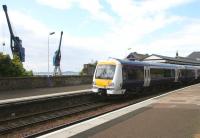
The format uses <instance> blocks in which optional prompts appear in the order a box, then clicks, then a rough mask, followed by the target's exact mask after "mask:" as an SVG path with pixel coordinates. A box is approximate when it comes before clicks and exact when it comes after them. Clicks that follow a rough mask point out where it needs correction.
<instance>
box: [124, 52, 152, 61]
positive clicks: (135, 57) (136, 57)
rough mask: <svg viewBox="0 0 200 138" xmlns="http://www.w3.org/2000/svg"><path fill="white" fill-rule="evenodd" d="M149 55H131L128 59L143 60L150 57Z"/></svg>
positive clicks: (134, 53) (133, 53)
mask: <svg viewBox="0 0 200 138" xmlns="http://www.w3.org/2000/svg"><path fill="white" fill-rule="evenodd" d="M148 56H149V55H148V54H139V53H137V52H132V53H130V54H129V55H128V56H127V57H126V59H130V60H131V59H132V60H143V59H144V58H146V57H148Z"/></svg>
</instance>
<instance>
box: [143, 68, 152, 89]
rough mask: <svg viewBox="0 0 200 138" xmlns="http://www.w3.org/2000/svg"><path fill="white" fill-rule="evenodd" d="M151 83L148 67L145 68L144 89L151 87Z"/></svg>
mask: <svg viewBox="0 0 200 138" xmlns="http://www.w3.org/2000/svg"><path fill="white" fill-rule="evenodd" d="M150 81H151V76H150V68H149V67H148V66H144V87H148V86H149V85H150Z"/></svg>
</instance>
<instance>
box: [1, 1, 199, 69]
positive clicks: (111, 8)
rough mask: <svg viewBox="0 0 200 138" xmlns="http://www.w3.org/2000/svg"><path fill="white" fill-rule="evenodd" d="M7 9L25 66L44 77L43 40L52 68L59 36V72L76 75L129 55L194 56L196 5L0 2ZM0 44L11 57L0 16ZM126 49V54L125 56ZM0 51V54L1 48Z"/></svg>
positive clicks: (196, 33)
mask: <svg viewBox="0 0 200 138" xmlns="http://www.w3.org/2000/svg"><path fill="white" fill-rule="evenodd" d="M1 4H6V5H7V6H8V13H9V16H10V20H11V22H12V26H13V28H14V32H15V33H16V35H18V36H20V37H21V38H22V40H23V46H24V47H25V48H26V62H25V63H24V66H25V67H26V68H27V69H29V70H33V71H37V72H38V71H47V38H48V33H49V32H51V31H55V32H56V34H55V35H52V36H51V37H50V59H51V63H50V65H51V68H50V70H53V66H52V58H53V53H54V51H55V50H56V49H57V47H58V43H59V37H60V31H61V30H63V31H64V35H63V43H62V60H61V68H62V70H63V71H68V70H71V71H80V70H81V68H82V65H83V64H84V63H89V62H91V61H92V60H93V61H94V60H103V59H107V58H108V57H116V58H124V56H125V55H127V54H128V53H129V52H133V51H134V52H135V51H136V52H138V53H144V54H146V53H148V54H161V55H166V56H175V53H176V51H177V50H178V51H179V54H180V55H181V56H187V55H188V54H190V53H191V52H192V51H199V50H200V48H199V45H200V41H199V38H200V37H199V36H200V14H199V13H200V1H199V0H168V1H161V0H59V1H56V0H29V1H27V0H18V1H13V0H1ZM0 19H1V20H0V43H1V45H2V42H4V41H5V42H6V47H5V49H4V52H5V53H8V54H11V52H10V47H9V32H8V27H7V23H6V19H5V15H4V13H3V10H0ZM128 48H131V50H129V51H128ZM0 51H3V49H2V46H1V47H0Z"/></svg>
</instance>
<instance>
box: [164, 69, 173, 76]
mask: <svg viewBox="0 0 200 138" xmlns="http://www.w3.org/2000/svg"><path fill="white" fill-rule="evenodd" d="M164 77H166V78H168V77H171V70H170V69H164Z"/></svg>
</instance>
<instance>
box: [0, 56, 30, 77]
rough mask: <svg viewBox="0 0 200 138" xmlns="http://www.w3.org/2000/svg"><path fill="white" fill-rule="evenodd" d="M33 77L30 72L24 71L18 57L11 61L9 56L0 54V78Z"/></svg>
mask: <svg viewBox="0 0 200 138" xmlns="http://www.w3.org/2000/svg"><path fill="white" fill-rule="evenodd" d="M24 76H33V72H32V71H26V70H25V69H24V67H23V64H22V63H21V62H20V60H19V57H17V56H14V58H13V59H11V58H10V56H9V55H3V54H2V53H0V77H24Z"/></svg>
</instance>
